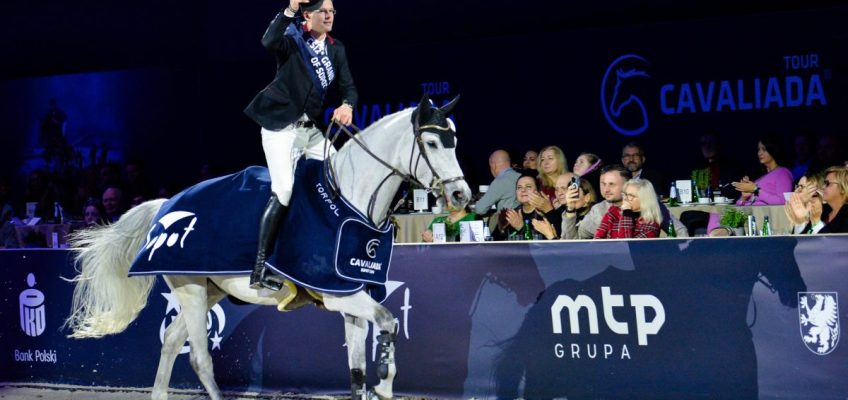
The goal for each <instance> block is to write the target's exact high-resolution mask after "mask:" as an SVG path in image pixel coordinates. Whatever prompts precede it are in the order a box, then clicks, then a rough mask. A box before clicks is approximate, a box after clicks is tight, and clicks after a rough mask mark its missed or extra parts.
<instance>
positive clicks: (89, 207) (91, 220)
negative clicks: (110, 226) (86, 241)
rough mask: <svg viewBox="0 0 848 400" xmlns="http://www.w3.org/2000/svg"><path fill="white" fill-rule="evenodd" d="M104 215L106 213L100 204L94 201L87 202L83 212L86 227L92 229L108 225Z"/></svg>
mask: <svg viewBox="0 0 848 400" xmlns="http://www.w3.org/2000/svg"><path fill="white" fill-rule="evenodd" d="M104 214H105V212H104V211H103V210H102V209H101V208H100V203H98V202H97V201H96V200H93V199H92V200H89V201H87V202H86V203H85V207H83V210H82V216H83V219H84V220H85V226H86V227H92V226H96V225H104V224H106V220H104V219H103V215H104Z"/></svg>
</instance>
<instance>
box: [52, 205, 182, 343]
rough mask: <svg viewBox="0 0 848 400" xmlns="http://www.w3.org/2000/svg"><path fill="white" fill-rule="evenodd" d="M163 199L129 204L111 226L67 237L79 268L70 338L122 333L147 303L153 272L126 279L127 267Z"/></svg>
mask: <svg viewBox="0 0 848 400" xmlns="http://www.w3.org/2000/svg"><path fill="white" fill-rule="evenodd" d="M164 202H165V200H164V199H159V200H151V201H148V202H146V203H143V204H141V205H138V206H136V207H133V208H132V209H130V210H129V211H127V213H126V214H124V215H123V216H121V219H120V220H118V221H117V222H115V223H114V224H111V225H105V226H101V227H96V228H92V229H84V230H80V231H77V232H75V233H74V234H73V235H72V237H71V238H70V239H69V242H70V243H71V245H72V246H73V251H74V252H75V253H76V256H75V261H76V263H75V267H76V270H77V272H78V274H77V276H75V277H74V278H73V279H72V280H71V281H72V282H74V283H75V284H76V287H75V288H74V299H73V304H72V305H71V315H70V316H69V317H68V319H67V320H65V326H68V327H70V328H71V330H72V331H73V333H71V335H69V337H72V338H77V339H81V338H90V337H94V338H97V337H102V336H105V335H111V334H116V333H120V332H123V331H124V329H126V328H127V326H129V324H130V323H131V322H132V321H133V320H135V318H136V317H137V316H138V313H139V312H140V311H141V310H142V309H143V308H144V306H145V305H147V297H148V296H149V295H150V289H151V288H153V283H154V282H155V281H156V278H155V276H135V277H129V276H127V273H128V272H129V269H130V265H131V264H132V262H133V259H134V258H135V255H136V253H137V252H138V249H139V248H140V247H141V245H142V241H143V240H144V239H145V236H146V234H147V232H148V230H149V229H150V223H151V222H152V221H153V217H155V216H156V213H157V212H158V211H159V208H160V207H161V206H162V203H164Z"/></svg>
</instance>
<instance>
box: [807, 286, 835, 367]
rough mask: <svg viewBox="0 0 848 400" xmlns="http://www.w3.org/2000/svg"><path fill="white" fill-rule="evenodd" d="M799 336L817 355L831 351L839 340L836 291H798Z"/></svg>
mask: <svg viewBox="0 0 848 400" xmlns="http://www.w3.org/2000/svg"><path fill="white" fill-rule="evenodd" d="M798 305H799V307H798V314H799V318H800V320H799V323H800V325H801V338H802V339H803V340H804V345H805V346H807V349H808V350H810V351H812V352H813V353H814V354H817V355H822V356H823V355H826V354H829V353H831V352H833V349H835V348H836V345H837V343H838V342H839V300H838V298H837V296H836V292H800V293H798Z"/></svg>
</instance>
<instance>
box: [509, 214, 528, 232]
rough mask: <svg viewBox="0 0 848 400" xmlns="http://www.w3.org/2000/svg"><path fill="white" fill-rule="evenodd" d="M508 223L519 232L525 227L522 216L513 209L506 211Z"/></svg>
mask: <svg viewBox="0 0 848 400" xmlns="http://www.w3.org/2000/svg"><path fill="white" fill-rule="evenodd" d="M506 222H507V223H508V224H509V226H511V227H512V229H515V230H517V231H518V230H521V228H523V227H524V220H523V219H521V214H520V213H519V212H518V211H515V210H513V209H507V210H506Z"/></svg>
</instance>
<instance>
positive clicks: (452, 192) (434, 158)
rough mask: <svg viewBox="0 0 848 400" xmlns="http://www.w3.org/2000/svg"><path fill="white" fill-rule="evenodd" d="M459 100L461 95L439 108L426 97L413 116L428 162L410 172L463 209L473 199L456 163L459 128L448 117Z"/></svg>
mask: <svg viewBox="0 0 848 400" xmlns="http://www.w3.org/2000/svg"><path fill="white" fill-rule="evenodd" d="M458 101H459V96H457V97H456V98H454V99H453V100H451V102H450V103H448V104H446V105H445V106H444V107H442V108H438V107H435V106H433V105H432V104H431V103H430V99H429V98H428V97H427V96H426V95H425V96H424V98H423V99H422V100H421V103H419V104H418V108H416V109H415V111H414V112H413V113H412V125H413V127H414V129H413V133H414V135H415V141H416V143H417V145H418V150H419V152H420V158H422V159H423V160H424V163H419V162H416V163H415V165H414V166H412V167H411V171H410V173H411V174H412V175H413V176H415V177H416V178H417V179H418V180H419V181H420V182H422V183H429V182H434V185H433V186H434V187H435V188H436V190H437V191H438V190H442V191H443V193H441V194H442V195H444V197H445V198H446V199H447V201H449V202H450V203H451V204H452V205H453V206H454V207H457V208H463V207H465V206H466V205H467V204H468V201H469V200H470V199H471V188H469V187H468V183H466V182H465V177H464V176H463V175H462V170H461V169H460V168H459V162H457V160H456V143H457V138H456V126H455V125H454V123H453V121H451V120H450V118H448V115H450V113H451V111H453V108H454V107H456V103H457V102H458ZM422 164H423V165H422Z"/></svg>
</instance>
